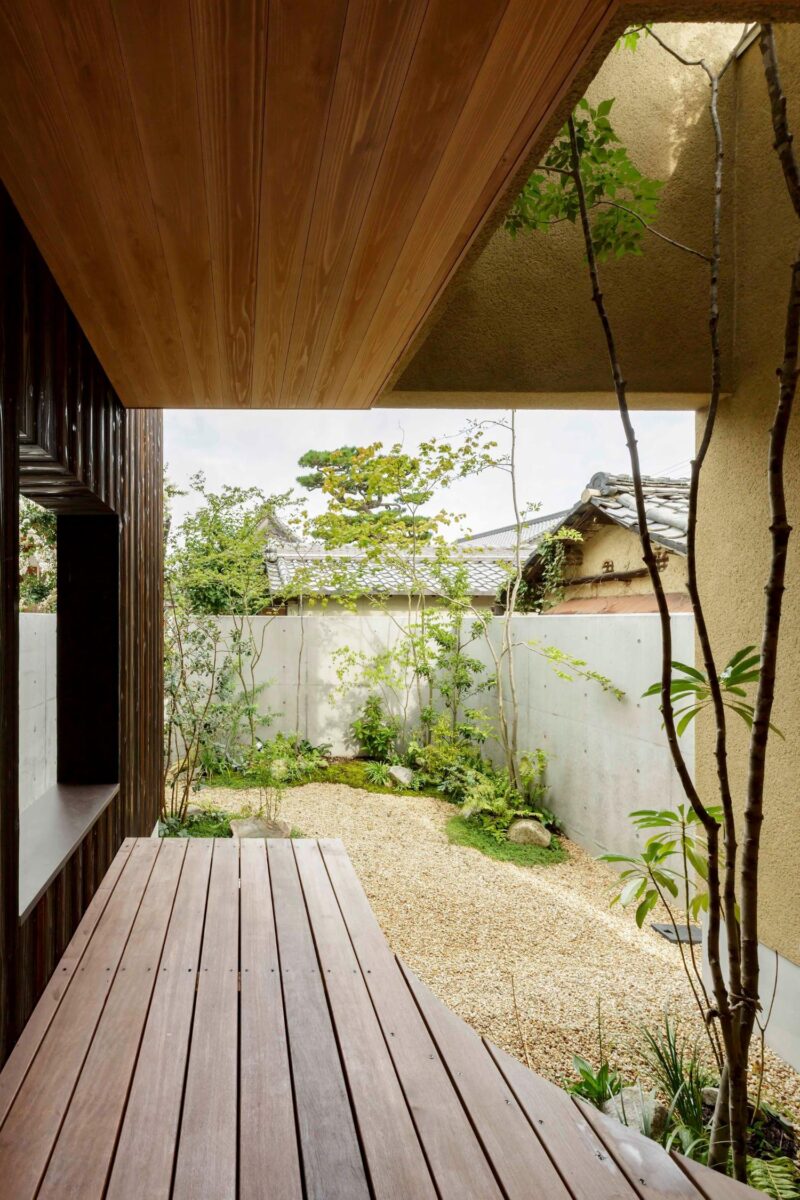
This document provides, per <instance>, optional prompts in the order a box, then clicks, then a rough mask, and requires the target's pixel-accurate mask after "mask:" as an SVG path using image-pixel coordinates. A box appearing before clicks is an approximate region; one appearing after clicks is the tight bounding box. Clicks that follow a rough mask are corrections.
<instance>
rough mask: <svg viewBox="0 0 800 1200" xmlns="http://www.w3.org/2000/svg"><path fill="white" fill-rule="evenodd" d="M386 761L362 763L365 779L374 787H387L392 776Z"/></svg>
mask: <svg viewBox="0 0 800 1200" xmlns="http://www.w3.org/2000/svg"><path fill="white" fill-rule="evenodd" d="M390 769H391V768H390V766H389V764H388V763H387V762H368V763H365V764H364V774H365V776H366V778H367V781H368V782H369V783H371V784H373V785H374V786H375V787H389V785H390V784H391V782H392V777H391V775H390V774H389V771H390Z"/></svg>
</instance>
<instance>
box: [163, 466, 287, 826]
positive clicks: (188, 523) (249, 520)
mask: <svg viewBox="0 0 800 1200" xmlns="http://www.w3.org/2000/svg"><path fill="white" fill-rule="evenodd" d="M191 486H192V489H193V492H194V495H195V499H196V501H197V503H196V506H195V508H194V509H193V510H192V511H191V512H190V513H189V514H188V515H187V516H186V517H185V518H184V519H183V521H182V522H181V523H180V525H179V526H177V527H175V525H174V523H173V521H172V518H171V514H169V513H168V514H167V520H165V529H166V531H167V536H166V546H165V567H164V591H165V614H164V648H165V653H164V678H165V688H164V691H165V727H164V741H165V764H164V765H165V782H166V785H167V792H166V794H167V801H166V803H167V807H168V809H169V810H170V811H169V813H168V815H171V816H184V815H185V810H186V806H187V804H188V803H189V797H190V795H191V791H192V789H193V787H194V786H195V785H196V783H197V781H198V779H199V777H201V776H202V774H204V773H213V772H214V771H215V770H219V769H227V768H230V767H231V766H235V765H243V764H244V763H245V761H246V760H247V759H248V757H251V756H252V755H253V754H254V753H255V752H256V750H257V746H258V740H259V736H260V734H261V732H262V731H263V729H264V728H265V727H266V726H267V725H268V724H269V720H270V718H269V714H267V713H264V712H262V711H261V708H262V705H261V697H262V693H263V691H264V686H265V685H264V684H263V683H259V682H258V677H259V673H260V672H259V667H260V663H261V660H262V658H263V654H264V644H265V636H266V623H264V622H261V623H260V624H259V626H256V625H255V623H254V620H253V619H254V617H256V616H258V615H259V614H261V613H264V612H265V611H266V612H268V611H269V608H270V605H271V602H272V597H271V595H270V585H269V579H268V576H267V572H266V562H265V548H266V539H267V533H268V519H269V517H270V515H271V514H273V513H275V512H276V511H277V510H278V509H280V508H281V507H282V506H283V505H284V504H285V501H286V498H285V497H282V496H281V497H267V496H265V495H264V494H263V493H262V492H261V491H260V490H259V489H257V488H240V487H233V486H225V487H223V488H222V489H221V490H220V491H219V492H214V491H213V490H211V489H210V488H208V486H207V484H206V481H205V478H204V476H203V475H202V474H198V475H195V476H193V477H192V480H191ZM165 494H166V495H167V497H168V498H171V497H172V496H174V495H175V494H176V489H175V488H174V487H171V486H169V485H168V486H167V488H166V489H165ZM221 617H225V618H227V625H221V624H220V620H219V618H221Z"/></svg>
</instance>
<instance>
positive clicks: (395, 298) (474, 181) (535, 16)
mask: <svg viewBox="0 0 800 1200" xmlns="http://www.w3.org/2000/svg"><path fill="white" fill-rule="evenodd" d="M611 7H612V5H611V4H610V0H564V2H563V3H562V4H557V5H556V4H550V3H548V0H536V3H535V4H534V3H532V2H531V0H510V3H509V6H508V8H507V10H506V12H505V14H504V17H503V20H502V21H501V23H500V26H499V28H498V31H497V34H496V36H495V38H494V41H493V42H492V45H491V47H490V48H489V51H488V53H487V55H486V58H485V59H484V62H483V65H482V67H481V70H480V72H479V74H478V76H477V78H476V81H475V86H474V87H473V89H472V91H471V93H470V96H469V99H468V101H467V103H466V105H465V106H464V109H463V110H462V113H461V117H460V119H459V121H458V124H457V126H456V128H455V130H454V131H453V136H452V137H451V138H450V141H449V143H448V145H447V148H446V150H445V152H444V154H443V155H442V158H441V161H440V164H439V168H438V170H437V172H436V175H435V177H434V179H433V180H432V182H431V186H430V188H429V189H428V192H427V194H426V196H425V200H424V202H423V204H422V206H421V208H420V209H419V212H418V213H417V219H416V221H415V223H414V226H413V228H412V230H411V232H410V234H409V236H408V238H407V239H406V242H405V244H404V246H403V250H402V252H401V254H400V257H399V259H398V261H397V264H396V266H395V270H394V272H393V274H392V277H391V279H390V281H389V284H388V286H387V288H386V290H385V291H384V293H383V296H382V297H381V300H380V302H379V304H378V305H377V308H376V309H375V313H374V316H373V318H372V321H371V323H370V326H369V329H368V331H367V333H366V335H365V338H364V340H363V342H362V343H361V345H360V346H359V347H356V348H355V359H354V361H353V365H352V367H351V369H350V371H349V372H348V375H347V378H346V380H345V384H344V387H343V389H342V391H341V392H340V394H339V397H338V398H337V397H333V396H329V397H328V398H327V402H328V404H329V405H330V407H337V404H349V403H351V402H352V400H353V398H357V400H358V403H359V404H361V405H367V406H368V405H369V404H371V403H372V402H374V400H375V399H376V398H377V396H378V395H380V393H381V391H382V390H383V388H384V387H385V385H386V383H387V380H388V377H389V376H390V374H391V372H392V370H393V369H394V367H395V365H396V364H397V362H398V361H399V359H400V357H401V355H402V354H403V352H404V350H405V348H406V346H407V345H408V344H409V343H410V342H411V340H412V339H413V337H414V335H415V333H416V331H417V330H418V329H419V327H420V325H421V324H422V322H423V321H424V319H425V317H426V315H427V314H428V312H429V310H430V308H431V306H432V305H433V303H434V301H435V300H436V298H437V297H438V296H439V295H440V294H441V291H442V289H443V287H444V285H445V284H446V282H447V281H448V279H449V278H450V277H451V276H452V273H453V271H454V269H455V267H456V266H457V265H458V263H459V261H460V260H461V258H462V257H463V255H464V253H465V252H466V250H467V248H468V247H469V245H470V244H471V242H472V240H473V239H474V237H475V235H476V234H477V232H478V230H479V228H480V226H481V224H482V223H483V219H484V217H485V216H486V214H487V213H489V212H490V211H491V210H492V208H493V207H494V205H495V204H496V202H497V200H498V199H499V198H500V196H501V195H502V192H503V188H504V186H505V185H506V184H507V181H508V179H509V178H510V177H511V176H512V175H513V173H514V171H515V169H516V168H517V166H518V164H519V163H520V162H521V161H522V158H523V156H524V154H525V151H526V149H527V147H528V146H529V145H530V144H531V143H532V142H533V140H534V138H535V135H536V131H537V129H538V128H540V127H541V126H542V125H543V124H544V122H545V121H546V120H547V119H548V117H549V115H550V114H551V113H552V111H553V109H554V108H555V107H556V105H557V103H558V100H559V98H560V97H561V96H563V95H564V94H565V92H566V91H567V89H568V87H569V84H570V82H571V80H572V79H573V78H574V76H575V74H576V72H577V70H578V68H579V66H580V63H581V62H582V61H583V59H584V57H585V56H586V54H587V53H588V51H589V49H590V48H591V46H592V45H593V44H594V41H595V40H596V37H597V36H599V33H600V32H601V30H602V28H604V27H605V25H606V24H607V20H608V13H609V10H610V9H611Z"/></svg>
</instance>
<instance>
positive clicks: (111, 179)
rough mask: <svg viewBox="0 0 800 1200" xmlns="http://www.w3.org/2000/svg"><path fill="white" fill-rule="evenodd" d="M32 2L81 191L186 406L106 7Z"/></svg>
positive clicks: (180, 357) (175, 328) (166, 380)
mask: <svg viewBox="0 0 800 1200" xmlns="http://www.w3.org/2000/svg"><path fill="white" fill-rule="evenodd" d="M29 2H30V6H31V9H32V11H33V13H34V15H35V19H36V21H37V22H38V25H39V29H40V31H41V35H42V39H43V41H44V44H45V47H46V49H47V55H48V58H49V63H50V71H51V73H52V77H53V81H54V83H55V85H56V87H55V89H54V90H55V91H56V92H57V93H58V94H59V96H60V98H61V102H62V104H63V107H64V119H65V120H66V121H67V122H68V127H69V128H70V130H71V137H72V139H73V140H74V141H75V142H77V148H78V149H79V152H80V153H81V154H82V157H83V162H84V169H85V175H84V180H83V187H82V191H83V192H86V191H87V190H88V188H91V190H92V191H93V192H94V193H95V194H96V196H97V201H98V205H99V207H100V210H101V212H102V215H103V221H104V223H105V226H106V228H107V230H108V233H109V237H110V240H111V243H112V245H113V252H114V258H115V259H116V261H117V263H118V265H119V270H120V272H121V276H122V277H123V278H124V282H125V285H126V286H127V288H128V289H129V291H130V293H131V295H132V297H133V300H134V303H135V305H136V307H137V310H138V312H139V315H140V318H141V323H142V326H143V327H144V331H145V335H146V337H147V338H148V341H149V345H150V350H151V354H152V356H153V360H154V362H155V364H156V369H157V371H158V374H159V376H160V378H161V380H162V381H163V385H164V388H165V390H166V392H167V394H168V395H170V396H172V397H174V398H175V399H176V400H178V401H179V402H181V403H183V404H188V403H191V401H192V390H191V383H190V380H189V372H188V367H187V361H186V354H185V352H184V349H183V339H182V337H181V331H180V327H179V325H178V318H177V312H176V308H175V301H174V298H173V294H172V287H171V284H170V279H169V274H168V272H167V266H166V262H165V259H164V251H163V247H162V245H161V237H160V233H159V229H158V224H157V222H156V219H155V211H154V208H153V200H152V196H151V195H150V189H149V187H148V185H147V182H146V181H147V172H146V170H145V165H144V160H143V158H142V151H141V145H140V142H139V134H138V130H137V127H136V119H135V115H134V111H133V104H132V101H131V95H130V92H129V90H128V81H127V76H126V73H125V67H124V62H123V59H122V52H121V50H120V46H119V41H118V38H117V31H116V26H115V24H114V18H113V14H112V11H111V8H110V5H109V4H108V2H107V0H100V2H98V3H94V4H81V3H78V0H72V2H71V3H65V4H53V3H52V0H29Z"/></svg>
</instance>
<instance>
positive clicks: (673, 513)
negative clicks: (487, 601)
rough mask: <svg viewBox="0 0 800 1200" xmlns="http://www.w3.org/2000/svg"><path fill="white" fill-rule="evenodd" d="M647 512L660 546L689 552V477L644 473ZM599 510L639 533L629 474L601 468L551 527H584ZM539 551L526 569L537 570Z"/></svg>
mask: <svg viewBox="0 0 800 1200" xmlns="http://www.w3.org/2000/svg"><path fill="white" fill-rule="evenodd" d="M642 485H643V490H644V498H645V514H646V516H647V528H648V530H649V532H650V537H651V538H652V539H653V541H654V542H656V543H657V544H658V545H661V546H664V547H665V548H666V549H667V550H674V551H675V553H677V554H686V533H687V529H688V526H689V480H688V479H663V478H659V477H656V476H654V475H645V476H644V478H643V480H642ZM598 513H602V514H603V516H604V517H606V518H607V519H608V520H609V521H613V522H614V523H615V524H617V525H621V526H623V528H625V529H630V530H631V531H632V532H633V533H638V529H639V526H638V523H637V520H636V497H635V496H634V491H633V479H632V477H631V476H630V475H610V474H608V473H607V472H605V471H598V473H597V474H596V475H593V476H592V478H591V479H590V480H589V483H588V484H587V486H586V487H585V488H584V490H583V493H582V495H581V498H580V500H579V502H578V503H577V504H576V505H575V507H574V508H572V509H570V510H569V511H568V512H567V513H565V514H564V515H563V518H562V519H561V520H560V521H558V522H556V523H555V524H554V525H552V526H551V528H552V529H557V528H572V529H581V528H584V527H585V526H586V525H587V524H588V523H589V522H591V521H592V520H593V519H594V518H595V517H596V516H597V514H598ZM537 561H538V560H537V554H536V551H535V550H534V552H533V554H531V556H530V558H529V559H528V562H527V563H526V567H527V568H533V571H534V574H535V571H536V563H537Z"/></svg>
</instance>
